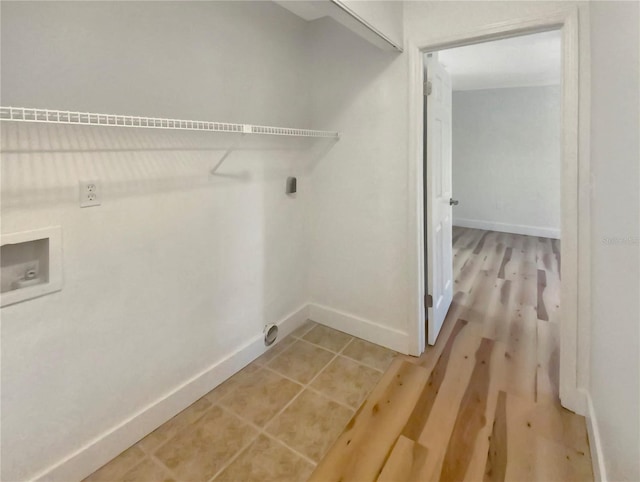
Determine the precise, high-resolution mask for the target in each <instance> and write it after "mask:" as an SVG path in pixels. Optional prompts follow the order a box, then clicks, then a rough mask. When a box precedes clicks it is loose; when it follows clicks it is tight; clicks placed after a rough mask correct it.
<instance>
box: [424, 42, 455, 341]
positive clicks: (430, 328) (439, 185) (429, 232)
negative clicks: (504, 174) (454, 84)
mask: <svg viewBox="0 0 640 482" xmlns="http://www.w3.org/2000/svg"><path fill="white" fill-rule="evenodd" d="M426 71H427V81H428V82H430V83H431V93H430V94H429V95H428V96H427V101H426V110H425V121H426V122H425V123H426V126H425V134H426V135H425V137H426V146H425V156H426V159H425V160H426V162H425V171H426V176H425V217H426V219H425V226H426V233H425V241H426V243H425V244H426V250H427V253H426V261H427V263H426V265H427V267H426V271H427V273H426V280H427V283H426V284H427V293H428V294H430V295H431V300H432V303H431V304H432V306H431V307H429V308H428V310H427V342H428V343H429V344H430V345H433V344H435V342H436V339H437V338H438V334H439V333H440V329H441V328H442V323H443V322H444V319H445V317H446V316H447V312H448V311H449V307H450V306H451V301H452V299H453V246H452V241H451V238H452V233H451V231H452V224H453V223H452V207H451V205H450V203H449V201H450V200H451V193H452V191H451V79H450V77H449V74H448V73H447V72H446V70H445V69H444V67H442V65H440V64H439V63H438V61H437V58H436V57H435V54H431V56H430V57H428V58H427V60H426Z"/></svg>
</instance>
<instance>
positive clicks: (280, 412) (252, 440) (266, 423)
mask: <svg viewBox="0 0 640 482" xmlns="http://www.w3.org/2000/svg"><path fill="white" fill-rule="evenodd" d="M309 331H311V330H309ZM305 334H306V333H305ZM294 338H295V337H294ZM298 340H300V338H298ZM305 341H306V340H305ZM352 341H353V337H352V338H351V340H349V341H348V342H347V343H346V344H345V346H344V347H342V349H341V350H340V352H342V350H344V349H345V348H346V347H347V346H349V344H350V343H351V342H352ZM290 347H291V346H289V347H287V348H286V349H285V350H283V352H285V351H287V350H288V349H289V348H290ZM281 354H282V353H278V355H276V356H275V357H273V359H272V360H274V359H275V358H277V357H278V356H280V355H281ZM332 354H333V355H334V356H333V357H332V358H331V360H329V361H328V362H327V363H326V364H325V365H324V366H323V367H322V368H321V369H320V370H319V371H318V373H316V374H315V375H314V376H313V377H312V378H311V380H309V382H308V383H307V384H301V383H300V382H296V383H297V384H298V385H301V386H302V389H301V390H300V391H299V392H298V393H296V394H295V395H294V396H293V397H292V398H291V400H289V401H288V402H287V403H286V404H285V405H284V406H283V407H282V408H281V409H280V410H278V412H276V413H275V414H274V415H273V416H272V417H271V418H270V419H269V420H268V421H267V422H265V425H264V427H263V428H261V427H259V426H257V425H256V424H255V423H253V422H251V421H250V420H247V419H246V418H245V417H242V416H240V415H238V414H236V413H235V412H234V411H233V410H231V409H229V408H227V407H224V406H222V405H220V404H218V406H219V407H220V408H222V409H223V410H225V411H226V412H228V413H230V414H232V415H233V416H235V417H237V418H239V419H240V420H242V421H243V422H245V423H247V424H248V425H249V426H251V427H252V428H254V429H257V430H258V435H257V436H256V437H254V438H252V439H251V442H250V443H248V444H247V445H246V446H243V447H242V448H241V449H240V450H238V452H237V453H236V454H234V455H233V457H231V459H229V460H228V462H227V463H225V464H223V466H222V467H221V468H220V470H218V471H217V472H216V473H215V475H214V476H213V477H212V478H210V479H208V481H207V482H213V481H214V480H215V479H216V477H218V476H219V475H220V474H221V473H222V472H223V471H224V470H226V469H227V468H228V467H229V466H230V465H231V464H232V463H233V462H234V461H235V460H236V459H237V458H238V457H239V456H240V455H241V454H242V453H243V452H244V451H245V450H246V449H247V448H248V447H249V446H250V445H251V444H252V443H254V442H255V441H256V440H257V439H258V437H259V436H260V434H262V435H264V436H266V437H268V438H270V439H272V440H275V441H276V442H279V443H280V444H281V445H283V446H285V447H287V448H288V449H289V450H291V451H292V452H293V453H294V454H296V455H298V456H301V457H302V458H303V459H304V460H307V461H309V462H311V463H312V464H313V466H314V467H315V466H316V465H317V463H316V462H313V461H311V459H309V458H308V457H307V456H305V455H303V454H301V453H299V452H298V451H297V450H295V449H293V448H292V447H289V446H288V445H287V444H286V443H284V442H283V441H282V440H280V439H277V438H275V437H274V436H273V435H271V434H269V433H268V432H267V430H266V429H267V427H268V426H269V424H270V423H271V422H272V421H273V420H275V419H276V418H277V417H279V416H280V415H281V414H282V413H283V412H284V411H285V410H286V409H287V408H289V406H290V405H291V404H292V403H293V402H294V401H295V400H297V399H298V397H299V396H300V395H301V394H302V393H303V392H304V391H305V389H306V388H308V385H309V384H310V383H312V382H313V381H314V380H315V379H316V377H318V375H320V373H322V372H323V371H324V369H325V368H326V367H327V366H329V364H330V363H331V362H333V360H335V359H336V357H337V356H338V354H339V353H332ZM272 360H269V362H271V361H272ZM262 368H263V369H264V368H267V369H269V371H271V372H274V373H277V374H278V375H280V373H278V372H276V371H275V370H273V369H271V368H270V367H267V366H266V365H263V366H262ZM220 401H222V400H220ZM350 410H352V409H350ZM352 411H353V410H352Z"/></svg>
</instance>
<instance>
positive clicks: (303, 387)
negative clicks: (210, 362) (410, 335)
mask: <svg viewBox="0 0 640 482" xmlns="http://www.w3.org/2000/svg"><path fill="white" fill-rule="evenodd" d="M309 321H311V322H312V323H313V325H312V326H311V327H310V328H309V329H308V330H306V331H305V332H303V333H302V334H300V335H294V334H293V333H291V334H289V335H287V337H289V336H290V337H291V338H292V339H293V340H294V341H293V343H292V344H291V345H289V346H288V347H286V348H284V349H283V350H282V351H281V352H280V353H278V354H277V355H275V356H274V357H273V358H271V359H269V360H267V361H266V362H264V363H261V362H259V361H258V359H256V360H253V361H252V362H251V363H250V364H249V365H251V364H253V363H255V366H256V369H257V370H260V369H261V368H262V369H266V370H268V371H269V372H271V373H274V374H277V375H279V376H281V377H283V378H285V379H287V380H289V381H291V382H294V383H296V384H297V385H299V386H301V389H300V391H299V392H298V393H297V394H296V395H295V396H294V397H293V398H292V399H291V400H290V401H289V402H287V403H286V404H285V405H284V406H283V407H282V409H280V410H279V411H278V412H277V413H276V414H274V416H273V417H271V419H269V420H268V421H267V422H266V423H265V426H264V428H260V427H259V426H257V425H255V424H254V423H253V422H251V421H249V420H247V419H246V418H244V417H242V416H240V415H238V414H236V413H235V412H234V411H233V410H232V409H230V408H228V407H225V406H223V405H222V404H221V402H223V401H224V399H225V398H227V397H228V396H229V395H231V393H233V392H235V391H236V390H237V388H238V387H236V388H234V389H232V390H231V391H230V392H229V394H227V395H226V396H224V397H222V398H221V399H220V400H218V401H216V402H211V401H209V400H208V399H207V401H209V402H210V406H209V407H207V408H206V409H205V410H204V411H203V412H202V413H201V414H200V416H199V417H198V418H196V419H195V420H194V421H193V422H191V423H188V424H187V425H185V426H184V427H182V428H181V429H179V430H178V431H177V432H176V433H175V434H174V435H173V436H172V437H170V438H168V439H167V440H164V441H162V442H161V443H160V444H158V445H157V446H156V447H154V449H153V450H149V449H147V448H145V447H144V446H143V445H141V444H140V441H141V440H143V439H144V438H146V436H145V437H143V438H142V439H140V440H139V441H138V442H136V443H135V444H134V445H133V446H137V447H138V448H139V449H140V450H141V452H142V453H143V455H144V457H142V459H141V460H139V461H138V462H136V463H134V464H133V465H131V467H129V468H128V469H127V471H130V470H133V469H135V468H136V467H138V466H139V465H141V464H142V463H143V462H144V460H145V459H149V460H151V461H152V462H153V463H154V464H155V465H158V466H159V467H160V468H162V469H163V470H165V471H167V472H168V473H169V474H170V475H171V476H173V477H175V478H176V479H178V477H177V476H176V474H175V473H174V472H173V471H172V470H171V469H170V468H169V467H167V466H166V465H165V464H164V463H163V462H162V461H161V460H160V459H159V458H158V457H157V456H156V455H155V453H157V452H158V451H159V450H160V449H161V448H162V447H164V446H165V445H166V444H167V443H168V442H169V441H171V440H172V439H174V438H175V437H176V436H177V435H178V434H180V433H183V432H185V431H186V430H188V429H190V428H192V427H193V425H194V424H196V423H197V422H199V421H200V420H201V419H202V418H203V417H204V416H205V415H206V414H207V413H208V412H210V411H211V410H212V409H213V407H216V406H218V407H219V408H221V409H223V410H224V411H225V412H227V413H230V414H232V415H233V416H235V417H237V418H239V419H240V420H242V421H243V422H246V423H248V424H249V426H251V427H253V428H254V429H257V431H258V435H257V436H256V437H254V438H252V439H251V441H250V442H249V443H247V444H246V445H245V446H243V447H241V448H240V449H239V450H238V452H237V453H236V454H234V456H233V457H232V458H231V459H230V460H229V461H228V463H226V464H224V465H223V467H222V468H221V469H220V470H219V471H218V472H216V474H215V475H214V476H213V478H212V479H210V480H213V479H215V477H217V476H218V475H219V474H220V473H221V472H222V471H223V470H225V469H226V468H227V467H228V466H229V465H231V463H232V462H233V461H234V460H235V459H236V458H237V457H238V456H239V455H240V454H241V453H242V452H243V451H244V450H245V449H246V448H248V447H249V446H250V445H251V444H252V443H254V442H255V441H256V440H257V437H258V436H259V435H261V434H262V435H264V436H266V437H268V438H269V439H271V440H273V441H275V442H277V443H279V444H280V445H282V446H284V447H286V448H287V449H289V450H291V451H292V452H293V453H294V454H296V455H297V456H299V457H301V458H302V459H303V460H306V461H307V462H309V463H311V464H312V465H313V466H314V467H315V466H316V465H317V463H316V462H314V461H313V460H312V459H310V458H309V457H308V456H306V455H304V454H302V453H301V452H299V451H298V450H296V449H294V448H292V447H290V446H289V445H288V444H287V443H286V442H284V441H282V440H280V439H278V438H277V437H275V436H274V435H272V434H270V433H269V432H267V431H266V428H267V427H268V426H269V425H270V423H271V422H272V421H273V420H275V419H276V418H277V417H278V416H280V415H281V414H282V413H283V412H284V411H285V410H286V409H287V408H288V407H289V406H290V405H291V404H292V403H293V402H294V401H295V400H296V399H297V398H298V397H299V396H300V395H301V394H302V393H303V392H304V391H305V390H309V391H310V392H312V393H314V394H315V395H318V396H321V397H324V398H325V399H327V400H330V401H332V402H334V403H337V404H338V405H340V406H341V407H343V408H346V409H348V410H350V411H351V412H355V411H356V410H357V407H356V408H355V409H354V408H353V407H351V406H349V405H347V404H345V403H344V402H340V401H338V400H336V399H334V398H333V397H331V396H329V395H327V394H325V393H322V392H321V391H320V390H318V389H316V388H315V387H312V386H311V384H312V383H313V382H314V381H315V380H316V378H318V377H319V376H320V375H321V374H322V373H323V372H324V371H325V370H326V369H327V367H328V366H329V365H330V364H331V363H333V362H334V361H335V360H336V359H337V358H339V357H343V358H345V359H348V360H350V361H353V362H354V363H356V364H359V365H361V366H363V367H366V368H369V369H372V370H375V371H377V372H379V373H382V374H384V371H382V370H380V369H378V368H376V367H373V366H371V365H368V364H366V363H363V362H361V361H360V360H356V359H354V358H351V357H349V356H348V355H345V354H344V351H345V350H346V349H347V347H349V345H351V344H352V343H353V342H354V341H355V340H360V338H358V337H354V336H352V335H348V334H347V333H345V334H346V335H348V336H349V337H350V338H349V340H348V341H347V343H346V344H345V345H344V346H343V347H342V348H341V349H340V350H338V351H332V350H330V349H328V348H326V347H324V346H322V345H319V344H316V343H313V342H311V341H309V340H306V339H304V338H303V337H304V336H306V335H307V334H308V333H310V332H311V331H312V330H313V329H314V328H316V327H318V326H324V325H321V324H319V323H317V322H314V321H313V320H309ZM330 329H331V328H330ZM332 330H333V329H332ZM336 331H338V332H339V330H336ZM340 333H343V332H340ZM287 337H285V338H283V341H284V339H286V338H287ZM296 341H303V342H305V343H308V344H309V345H312V346H314V347H317V348H320V349H322V350H325V351H328V352H329V353H331V354H332V355H333V356H332V358H331V359H330V360H329V361H328V362H327V363H326V364H325V365H323V366H322V368H321V369H320V370H319V371H318V372H317V373H316V374H315V375H314V376H313V377H312V378H311V379H310V380H309V382H307V383H306V384H305V383H301V382H299V381H297V380H295V379H293V378H290V377H289V376H287V375H284V374H282V373H280V372H279V371H277V370H276V369H274V368H272V367H270V366H268V365H269V364H270V363H271V362H272V361H273V360H275V359H276V358H278V357H279V356H280V355H281V354H282V353H284V352H286V351H288V350H289V349H290V348H291V347H292V346H293V345H294V344H295V342H296ZM238 373H239V372H238ZM234 375H235V374H234ZM230 378H232V377H229V379H230ZM220 385H221V384H220ZM216 388H217V387H216ZM213 390H215V388H214V389H213ZM213 390H212V391H213ZM367 396H368V395H367ZM204 397H206V395H204V396H203V397H202V398H204ZM199 400H200V399H199ZM365 400H366V397H365ZM196 402H197V401H196ZM196 402H194V403H196ZM192 405H193V404H192ZM190 406H191V405H190ZM188 408H189V407H187V408H186V409H185V410H187V409H188ZM177 415H179V414H176V415H175V416H177ZM165 423H166V422H165ZM163 425H164V424H162V425H160V426H159V427H157V428H156V429H154V431H155V430H157V429H159V428H160V427H162V426H163ZM151 433H153V431H152V432H150V433H149V434H147V436H148V435H150V434H151ZM112 460H113V459H112ZM110 462H111V461H109V462H107V464H108V463H110ZM105 465H106V464H105Z"/></svg>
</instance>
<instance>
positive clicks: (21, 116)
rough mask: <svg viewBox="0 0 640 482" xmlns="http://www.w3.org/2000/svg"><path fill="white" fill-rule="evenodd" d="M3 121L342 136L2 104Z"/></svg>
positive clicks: (297, 130)
mask: <svg viewBox="0 0 640 482" xmlns="http://www.w3.org/2000/svg"><path fill="white" fill-rule="evenodd" d="M0 121H9V122H43V123H48V124H77V125H88V126H111V127H138V128H145V129H177V130H189V131H213V132H237V133H241V134H262V135H272V136H296V137H326V138H336V139H337V138H339V137H340V134H339V133H338V132H332V131H319V130H313V129H294V128H290V127H273V126H257V125H252V124H232V123H229V122H209V121H197V120H184V119H165V118H161V117H139V116H130V115H114V114H96V113H93V112H71V111H66V110H51V109H33V108H29V107H0Z"/></svg>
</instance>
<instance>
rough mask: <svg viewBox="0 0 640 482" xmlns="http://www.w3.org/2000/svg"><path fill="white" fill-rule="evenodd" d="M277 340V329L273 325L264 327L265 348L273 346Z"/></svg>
mask: <svg viewBox="0 0 640 482" xmlns="http://www.w3.org/2000/svg"><path fill="white" fill-rule="evenodd" d="M276 338H278V327H277V326H276V325H274V324H273V323H272V324H270V325H267V326H265V327H264V344H265V345H266V346H269V345H273V342H274V341H276Z"/></svg>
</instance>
